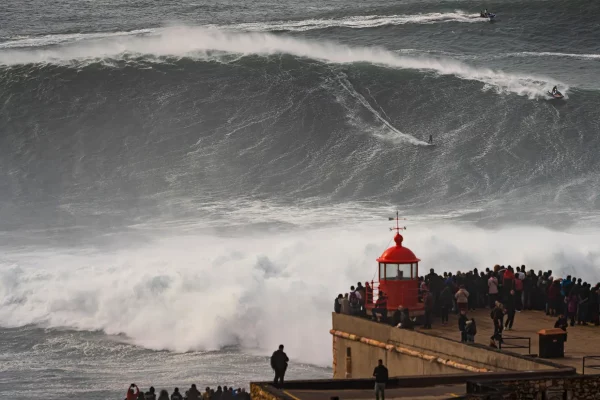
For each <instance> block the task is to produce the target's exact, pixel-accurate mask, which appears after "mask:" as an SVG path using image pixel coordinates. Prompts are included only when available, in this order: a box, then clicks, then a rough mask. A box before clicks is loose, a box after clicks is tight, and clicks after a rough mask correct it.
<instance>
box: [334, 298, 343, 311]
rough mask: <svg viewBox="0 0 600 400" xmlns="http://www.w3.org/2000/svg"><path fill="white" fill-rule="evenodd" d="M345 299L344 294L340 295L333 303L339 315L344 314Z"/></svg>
mask: <svg viewBox="0 0 600 400" xmlns="http://www.w3.org/2000/svg"><path fill="white" fill-rule="evenodd" d="M343 299H344V296H342V294H341V293H340V294H338V297H336V299H335V300H334V302H333V311H335V312H336V314H339V313H341V312H342V300H343Z"/></svg>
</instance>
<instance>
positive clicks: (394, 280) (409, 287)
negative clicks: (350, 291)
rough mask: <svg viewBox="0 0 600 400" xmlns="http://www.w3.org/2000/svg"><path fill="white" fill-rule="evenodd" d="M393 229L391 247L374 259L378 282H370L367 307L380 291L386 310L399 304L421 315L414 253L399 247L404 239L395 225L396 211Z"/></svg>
mask: <svg viewBox="0 0 600 400" xmlns="http://www.w3.org/2000/svg"><path fill="white" fill-rule="evenodd" d="M395 219H396V227H395V228H392V229H393V230H395V231H396V235H395V236H394V242H395V243H396V245H395V246H392V247H390V248H389V249H387V250H386V251H384V252H383V254H382V255H381V257H379V258H378V259H377V262H378V263H379V266H378V277H379V281H378V282H372V284H371V289H370V290H369V291H370V292H371V294H370V295H369V293H368V295H367V299H368V300H370V301H368V303H367V306H366V308H367V309H373V308H374V307H375V305H374V303H373V302H374V301H375V300H376V297H378V296H379V293H380V292H383V293H385V296H386V297H387V307H386V308H387V309H388V310H392V311H393V310H396V309H398V307H399V306H402V307H404V308H408V309H409V310H410V314H411V316H418V315H423V313H424V307H423V303H422V302H420V301H419V261H421V260H420V259H419V258H417V256H415V253H413V252H412V251H411V250H410V249H409V248H407V247H404V246H402V241H403V240H404V238H403V237H402V235H400V230H402V229H406V228H401V227H400V226H399V225H398V221H399V218H398V213H396V218H395Z"/></svg>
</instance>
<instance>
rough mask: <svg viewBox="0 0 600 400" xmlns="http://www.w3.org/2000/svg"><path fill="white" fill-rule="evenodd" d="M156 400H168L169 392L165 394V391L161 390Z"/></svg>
mask: <svg viewBox="0 0 600 400" xmlns="http://www.w3.org/2000/svg"><path fill="white" fill-rule="evenodd" d="M158 400H169V392H167V391H166V390H165V389H163V390H161V391H160V395H159V396H158Z"/></svg>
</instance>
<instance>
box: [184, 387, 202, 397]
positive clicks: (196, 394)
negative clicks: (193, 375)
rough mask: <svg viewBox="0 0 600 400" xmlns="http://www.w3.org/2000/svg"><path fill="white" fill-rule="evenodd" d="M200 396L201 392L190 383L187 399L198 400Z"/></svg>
mask: <svg viewBox="0 0 600 400" xmlns="http://www.w3.org/2000/svg"><path fill="white" fill-rule="evenodd" d="M201 398H202V393H200V391H199V390H198V389H197V388H196V384H195V383H194V384H192V386H191V387H190V389H189V390H188V392H187V399H188V400H200V399H201Z"/></svg>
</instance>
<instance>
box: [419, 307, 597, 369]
mask: <svg viewBox="0 0 600 400" xmlns="http://www.w3.org/2000/svg"><path fill="white" fill-rule="evenodd" d="M467 317H469V318H475V322H476V323H477V335H476V337H475V342H476V343H479V344H483V345H488V344H489V342H490V336H492V333H493V331H494V328H493V324H492V320H491V319H490V310H488V309H485V310H476V311H470V312H469V313H468V314H467ZM556 319H557V318H555V317H548V316H546V314H545V313H544V312H543V311H523V312H520V313H517V314H516V316H515V322H514V325H513V330H511V331H504V335H505V336H507V338H508V337H510V336H520V337H529V338H530V339H531V353H532V354H539V336H538V334H537V332H538V331H539V330H541V329H548V328H554V322H555V321H556ZM418 330H421V329H420V328H419V329H418ZM423 332H427V333H431V334H434V335H439V336H442V337H446V338H449V339H453V340H457V341H459V340H460V333H459V331H458V316H457V315H451V316H450V322H449V324H448V325H447V326H442V325H441V324H440V320H439V318H435V319H434V321H433V329H428V330H423ZM567 334H568V336H567V342H566V343H565V358H552V359H549V360H548V361H551V362H554V363H557V364H563V365H567V366H569V367H574V368H577V372H579V373H581V371H582V358H583V356H586V355H600V345H599V344H600V327H598V326H591V325H590V326H585V325H584V326H578V325H575V326H573V327H569V328H568V329H567ZM506 344H507V345H511V344H517V345H526V344H527V341H526V340H510V339H507V340H506ZM507 351H511V352H514V353H518V354H523V355H525V354H527V349H507ZM590 363H593V364H596V365H598V364H600V360H598V361H595V360H592V361H590ZM587 372H588V371H586V373H587ZM589 373H600V370H595V371H589Z"/></svg>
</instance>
